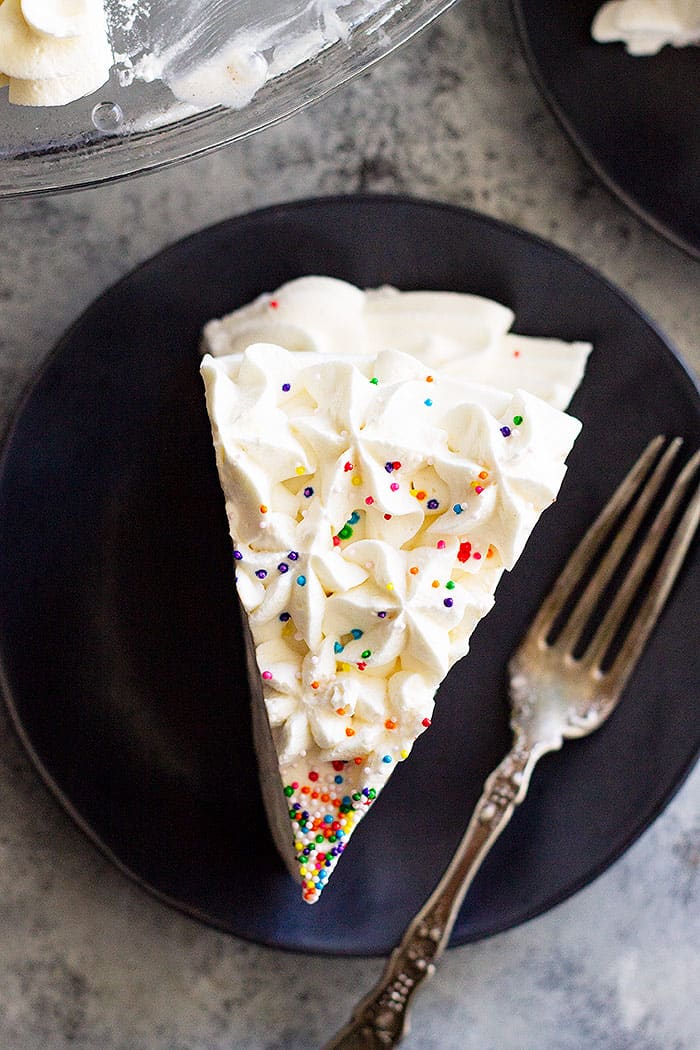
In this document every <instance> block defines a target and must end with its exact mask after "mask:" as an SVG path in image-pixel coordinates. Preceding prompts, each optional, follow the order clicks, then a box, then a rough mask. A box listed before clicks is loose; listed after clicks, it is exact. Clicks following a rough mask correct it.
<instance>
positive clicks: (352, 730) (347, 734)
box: [345, 726, 355, 736]
mask: <svg viewBox="0 0 700 1050" xmlns="http://www.w3.org/2000/svg"><path fill="white" fill-rule="evenodd" d="M345 735H346V736H354V735H355V730H354V729H351V728H350V726H348V728H347V729H346V730H345Z"/></svg>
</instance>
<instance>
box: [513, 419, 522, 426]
mask: <svg viewBox="0 0 700 1050" xmlns="http://www.w3.org/2000/svg"><path fill="white" fill-rule="evenodd" d="M522 421H523V417H522V416H513V422H514V423H515V425H516V427H519V426H520V424H521V423H522Z"/></svg>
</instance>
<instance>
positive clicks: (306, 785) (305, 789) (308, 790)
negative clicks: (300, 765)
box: [301, 784, 311, 795]
mask: <svg viewBox="0 0 700 1050" xmlns="http://www.w3.org/2000/svg"><path fill="white" fill-rule="evenodd" d="M310 791H311V788H310V787H309V785H308V784H304V786H303V788H302V789H301V793H302V795H308V793H309V792H310Z"/></svg>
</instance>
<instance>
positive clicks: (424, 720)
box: [421, 718, 432, 729]
mask: <svg viewBox="0 0 700 1050" xmlns="http://www.w3.org/2000/svg"><path fill="white" fill-rule="evenodd" d="M421 725H422V726H425V728H426V729H427V728H428V726H431V725H432V722H431V721H430V719H429V718H424V719H423V721H422V722H421Z"/></svg>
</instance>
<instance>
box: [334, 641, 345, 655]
mask: <svg viewBox="0 0 700 1050" xmlns="http://www.w3.org/2000/svg"><path fill="white" fill-rule="evenodd" d="M344 648H345V646H344V645H341V644H340V642H333V652H334V653H342V651H343V649H344Z"/></svg>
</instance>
